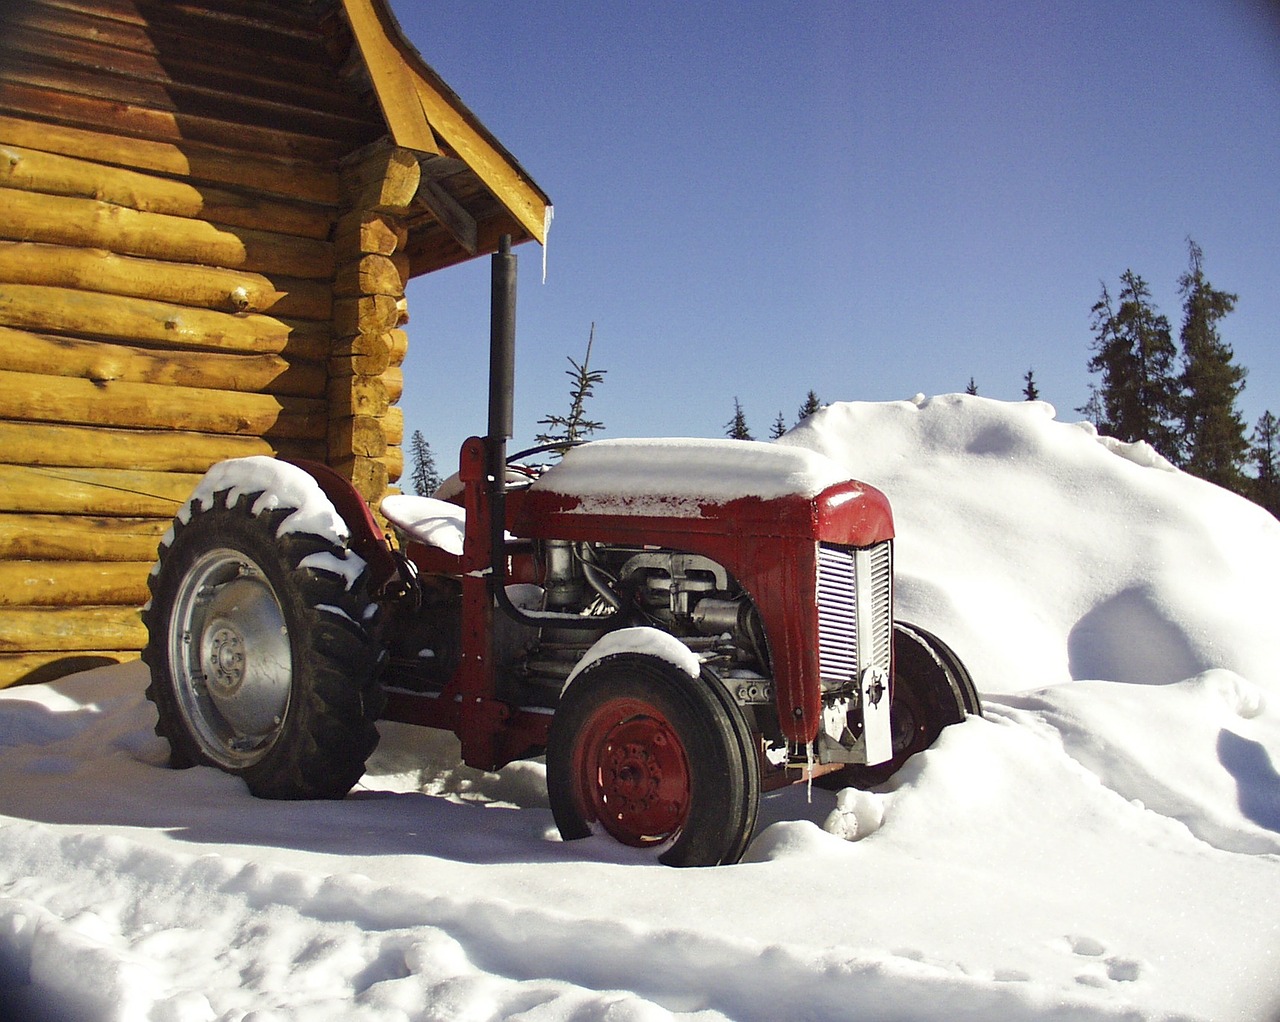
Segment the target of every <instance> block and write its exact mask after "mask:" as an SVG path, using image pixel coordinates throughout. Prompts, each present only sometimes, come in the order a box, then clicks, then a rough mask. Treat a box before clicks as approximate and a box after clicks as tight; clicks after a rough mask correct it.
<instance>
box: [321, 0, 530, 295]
mask: <svg viewBox="0 0 1280 1022" xmlns="http://www.w3.org/2000/svg"><path fill="white" fill-rule="evenodd" d="M342 7H343V10H344V11H345V13H346V16H347V22H348V24H349V25H350V27H351V31H352V34H353V35H354V37H355V42H356V46H357V47H358V48H359V51H360V55H361V57H362V58H363V61H364V65H365V68H366V69H367V70H368V73H369V79H370V83H371V85H372V87H373V90H374V93H375V94H376V96H377V99H378V105H379V106H380V107H381V109H382V115H383V118H384V120H385V121H386V124H387V129H388V131H389V132H390V134H391V138H392V140H393V141H394V142H395V144H396V145H397V146H399V147H401V148H405V149H411V150H414V151H415V152H417V153H419V154H420V160H421V164H422V177H423V183H422V186H421V188H420V190H419V202H420V204H421V205H422V207H423V209H422V212H421V213H420V214H419V215H417V216H416V217H413V218H411V220H410V242H409V246H408V253H409V258H410V266H411V272H413V273H415V274H416V273H421V272H425V271H427V270H430V269H434V268H436V267H438V266H443V265H448V264H450V263H454V262H460V261H462V260H464V259H467V258H470V257H471V256H474V255H478V254H481V253H483V252H492V251H494V250H495V249H496V248H497V244H498V239H499V238H500V237H501V236H502V235H503V234H510V235H511V236H512V240H513V241H515V242H520V241H525V240H530V239H532V240H534V241H538V242H539V243H542V244H546V237H547V230H548V228H549V226H550V222H551V210H552V207H551V202H550V200H549V199H548V198H547V196H546V194H545V193H544V192H543V191H542V189H541V188H539V187H538V185H537V184H536V183H535V182H534V180H533V179H532V178H531V177H530V176H529V175H528V174H527V173H526V172H525V170H524V169H523V168H522V167H521V166H520V164H519V163H518V162H517V161H516V160H515V158H514V157H513V156H512V155H511V154H510V153H509V152H508V151H507V150H506V149H505V148H503V146H502V144H501V143H500V142H499V141H498V140H497V139H496V138H495V137H494V136H493V135H492V134H490V132H489V131H488V129H487V128H485V126H484V125H483V124H482V123H481V122H480V120H479V118H477V117H476V116H475V114H473V113H472V112H471V111H470V110H469V109H467V107H466V106H465V105H464V104H463V102H462V100H461V99H459V98H458V96H457V94H456V93H455V92H454V91H453V90H452V89H450V88H449V86H448V85H447V84H446V83H445V81H444V79H442V78H441V77H440V76H439V75H438V74H436V72H435V71H433V70H432V69H431V67H430V66H428V64H427V63H426V62H425V61H424V60H423V59H422V57H421V55H420V54H419V53H418V51H417V50H416V49H415V48H414V47H413V45H412V44H411V43H410V42H409V41H408V40H407V39H406V38H405V36H404V33H403V32H402V31H401V29H400V26H399V24H398V22H397V21H396V19H395V16H394V15H393V14H392V13H391V10H390V7H389V5H388V0H342Z"/></svg>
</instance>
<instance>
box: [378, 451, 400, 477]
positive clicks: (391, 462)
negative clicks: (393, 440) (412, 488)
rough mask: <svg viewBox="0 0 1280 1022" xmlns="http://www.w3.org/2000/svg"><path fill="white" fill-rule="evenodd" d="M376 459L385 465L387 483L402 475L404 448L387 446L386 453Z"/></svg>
mask: <svg viewBox="0 0 1280 1022" xmlns="http://www.w3.org/2000/svg"><path fill="white" fill-rule="evenodd" d="M378 460H379V461H381V462H382V463H383V464H384V465H386V466H387V481H388V483H394V482H395V481H396V480H398V479H399V478H400V477H401V476H403V475H404V448H402V447H388V448H387V453H386V454H384V455H383V456H382V457H381V458H379V459H378Z"/></svg>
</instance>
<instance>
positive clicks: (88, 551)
mask: <svg viewBox="0 0 1280 1022" xmlns="http://www.w3.org/2000/svg"><path fill="white" fill-rule="evenodd" d="M168 527H169V519H167V518H104V517H101V516H90V515H18V514H0V559H2V560H8V561H139V562H140V561H154V560H155V558H156V548H157V546H158V545H159V543H160V537H161V536H163V535H164V532H165V530H166V529H167V528H168Z"/></svg>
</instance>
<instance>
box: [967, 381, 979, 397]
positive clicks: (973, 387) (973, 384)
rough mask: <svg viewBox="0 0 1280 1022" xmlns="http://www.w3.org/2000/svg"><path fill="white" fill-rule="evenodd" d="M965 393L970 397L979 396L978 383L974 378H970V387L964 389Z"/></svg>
mask: <svg viewBox="0 0 1280 1022" xmlns="http://www.w3.org/2000/svg"><path fill="white" fill-rule="evenodd" d="M964 392H965V393H966V394H968V395H969V396H970V397H976V396H977V394H978V383H977V381H976V380H974V378H973V377H972V376H970V377H969V385H968V386H967V387H965V388H964Z"/></svg>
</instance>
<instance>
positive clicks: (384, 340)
mask: <svg viewBox="0 0 1280 1022" xmlns="http://www.w3.org/2000/svg"><path fill="white" fill-rule="evenodd" d="M408 346H409V345H408V336H407V335H406V334H405V332H404V331H403V330H387V331H383V332H381V333H376V334H373V333H370V334H356V336H355V337H348V338H347V339H346V340H342V341H338V342H337V343H336V344H335V345H334V351H333V357H332V358H331V359H329V366H330V371H331V372H332V373H333V375H335V376H381V375H382V374H383V373H385V372H386V371H387V370H388V369H390V368H391V367H392V366H398V365H399V364H400V363H401V362H403V361H404V356H405V353H406V352H407V350H408Z"/></svg>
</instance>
